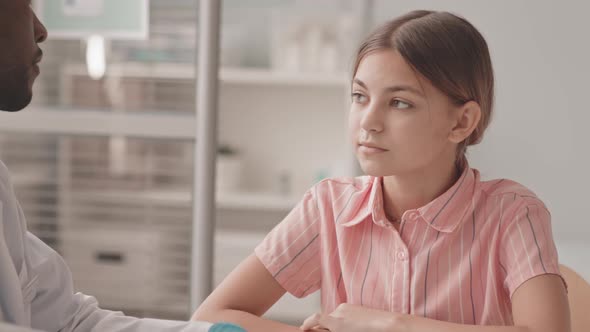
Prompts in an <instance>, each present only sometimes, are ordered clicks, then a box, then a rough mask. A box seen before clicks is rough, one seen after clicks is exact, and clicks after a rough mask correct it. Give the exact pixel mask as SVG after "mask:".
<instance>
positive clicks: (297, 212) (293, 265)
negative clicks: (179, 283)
mask: <svg viewBox="0 0 590 332" xmlns="http://www.w3.org/2000/svg"><path fill="white" fill-rule="evenodd" d="M312 190H313V189H312ZM312 190H309V191H308V192H306V193H305V195H304V196H303V199H302V200H301V201H300V202H299V203H298V204H297V206H296V207H295V208H294V209H293V210H292V211H291V212H290V213H289V214H288V215H287V216H286V217H285V219H283V221H282V222H281V223H280V224H278V225H277V226H276V227H275V228H274V229H273V230H272V231H271V232H270V233H269V234H268V235H267V236H266V238H265V239H264V240H263V241H262V243H260V244H259V245H258V246H257V247H256V249H255V253H256V256H257V257H258V259H260V261H261V262H262V264H263V265H264V266H265V267H266V268H267V270H268V271H269V272H270V273H271V274H272V275H273V277H274V278H275V279H276V280H277V282H278V283H279V284H280V285H281V286H282V287H283V288H284V289H285V290H286V291H287V292H289V293H291V294H292V295H293V296H296V297H299V298H301V297H305V296H307V295H309V294H311V293H313V292H315V291H316V290H318V289H319V288H320V284H321V248H320V246H321V239H320V229H321V215H320V213H319V209H318V205H317V200H316V198H315V197H314V195H313V194H312Z"/></svg>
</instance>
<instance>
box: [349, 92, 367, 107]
mask: <svg viewBox="0 0 590 332" xmlns="http://www.w3.org/2000/svg"><path fill="white" fill-rule="evenodd" d="M351 96H352V102H353V103H358V104H360V103H364V102H365V101H366V100H367V97H365V96H364V95H362V94H360V93H358V92H355V93H353V94H352V95H351Z"/></svg>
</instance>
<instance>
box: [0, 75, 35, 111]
mask: <svg viewBox="0 0 590 332" xmlns="http://www.w3.org/2000/svg"><path fill="white" fill-rule="evenodd" d="M27 72H28V70H25V69H23V70H22V71H20V72H18V71H13V72H12V73H10V74H11V75H3V76H4V77H0V110H2V111H7V112H18V111H20V110H22V109H23V108H25V107H27V106H28V105H29V104H30V103H31V100H32V99H33V83H34V82H35V78H36V77H35V76H33V75H27ZM6 74H7V73H6Z"/></svg>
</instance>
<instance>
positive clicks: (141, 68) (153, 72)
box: [64, 62, 349, 88]
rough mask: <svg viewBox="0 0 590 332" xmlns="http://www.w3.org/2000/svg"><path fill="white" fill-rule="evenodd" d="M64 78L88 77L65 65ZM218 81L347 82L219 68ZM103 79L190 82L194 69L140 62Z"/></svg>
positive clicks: (114, 67) (327, 76)
mask: <svg viewBox="0 0 590 332" xmlns="http://www.w3.org/2000/svg"><path fill="white" fill-rule="evenodd" d="M64 74H65V75H77V76H87V75H88V74H87V72H86V67H85V66H84V65H80V64H70V65H66V66H65V68H64ZM219 76H220V80H221V82H222V83H227V84H243V85H279V86H310V87H342V88H344V87H346V86H347V85H348V84H349V78H348V75H347V74H346V73H330V72H328V73H323V72H318V73H296V72H278V71H273V70H272V69H262V68H222V69H221V70H220V74H219ZM106 77H126V78H140V79H149V78H151V79H171V80H191V79H194V78H195V68H194V66H193V65H191V64H180V63H154V64H151V63H150V64H146V63H140V62H129V63H115V64H109V65H107V72H106Z"/></svg>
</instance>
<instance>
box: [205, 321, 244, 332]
mask: <svg viewBox="0 0 590 332" xmlns="http://www.w3.org/2000/svg"><path fill="white" fill-rule="evenodd" d="M209 332H246V330H244V329H243V328H241V327H239V326H237V325H234V324H230V323H217V324H214V325H213V326H211V328H210V329H209Z"/></svg>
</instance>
